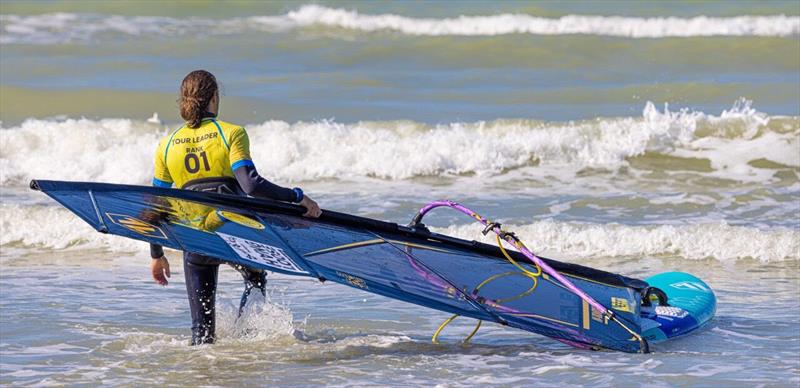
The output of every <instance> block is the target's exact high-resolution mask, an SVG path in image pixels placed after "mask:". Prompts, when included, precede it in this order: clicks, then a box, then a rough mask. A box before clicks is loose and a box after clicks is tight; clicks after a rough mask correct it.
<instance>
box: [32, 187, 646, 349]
mask: <svg viewBox="0 0 800 388" xmlns="http://www.w3.org/2000/svg"><path fill="white" fill-rule="evenodd" d="M31 188H33V189H36V190H41V191H42V192H44V193H46V194H47V195H48V196H50V197H52V198H53V199H54V200H56V201H58V202H59V203H60V204H62V205H63V206H64V207H66V208H67V209H69V210H71V211H72V212H74V213H75V214H76V215H77V216H78V217H80V218H81V219H83V220H84V221H86V222H87V223H88V224H90V225H91V226H92V227H93V228H95V229H96V230H97V231H99V232H102V233H109V234H114V235H119V236H124V237H128V238H133V239H137V240H142V241H147V242H151V243H157V244H161V245H163V246H167V247H170V248H173V249H178V250H183V251H189V252H194V253H199V254H203V255H209V256H213V257H216V258H219V259H221V260H225V261H228V262H230V263H233V264H240V265H244V266H248V267H252V268H258V269H263V270H268V271H274V272H280V273H284V274H289V275H296V276H306V277H313V278H317V279H319V280H320V281H326V280H330V281H333V282H337V283H341V284H344V285H347V286H350V287H354V288H358V289H361V290H364V291H368V292H372V293H376V294H379V295H384V296H387V297H390V298H394V299H398V300H402V301H406V302H410V303H414V304H418V305H421V306H425V307H429V308H433V309H436V310H440V311H444V312H448V313H451V314H453V316H452V317H451V318H450V319H449V320H447V321H446V322H445V323H444V324H443V325H441V326H440V327H439V330H437V332H436V334H435V336H434V339H436V338H437V337H438V336H439V334H440V332H441V331H442V329H443V328H444V327H445V326H446V324H447V323H449V322H450V321H452V320H453V319H454V318H455V317H457V316H464V317H470V318H474V319H477V320H479V321H490V322H496V323H499V324H501V325H507V326H510V327H514V328H518V329H522V330H527V331H530V332H534V333H539V334H542V335H546V336H549V337H552V338H555V339H558V340H560V341H562V342H565V343H568V344H571V345H574V346H578V347H584V348H606V349H612V350H619V351H624V352H647V351H648V344H647V341H646V340H645V339H643V338H642V336H641V333H642V321H641V317H640V305H641V301H642V295H645V293H646V292H647V289H648V284H647V283H646V282H644V281H642V280H638V279H633V278H629V277H625V276H622V275H617V274H613V273H609V272H605V271H600V270H596V269H592V268H588V267H584V266H580V265H576V264H569V263H563V262H558V261H555V260H550V259H547V258H543V257H538V256H536V255H534V254H533V253H532V252H530V250H528V248H527V247H525V245H524V244H523V243H522V242H521V241H519V239H517V238H516V236H514V235H513V234H512V233H509V232H507V231H505V230H503V229H502V227H501V226H500V225H499V224H497V223H493V222H491V221H489V220H486V219H485V218H483V217H480V216H478V215H477V214H476V213H474V212H472V211H471V210H469V209H467V208H465V207H463V206H461V205H458V204H456V203H453V202H448V201H440V202H434V203H431V204H430V205H429V206H426V207H425V208H423V209H422V210H421V211H420V213H419V214H418V215H417V217H415V219H414V221H413V222H412V223H411V224H410V225H409V226H403V225H398V224H396V223H390V222H384V221H379V220H374V219H369V218H363V217H358V216H353V215H349V214H344V213H339V212H334V211H328V210H325V211H324V212H323V215H322V216H321V217H320V218H317V219H310V218H305V217H302V213H303V212H304V211H305V209H304V208H302V207H299V206H296V205H293V204H287V203H283V202H277V201H270V200H265V199H256V198H246V197H238V196H229V195H222V194H215V193H204V192H196V191H186V190H178V189H165V188H158V187H144V186H131V185H116V184H104V183H85V182H60V181H45V180H35V181H32V182H31ZM441 206H446V207H450V208H453V209H456V210H459V211H461V212H463V213H465V214H468V215H470V216H472V217H473V218H475V219H476V220H477V221H478V222H480V223H482V224H483V225H484V227H485V228H486V229H484V231H485V232H486V233H488V232H493V233H495V234H496V236H497V241H498V244H500V245H499V246H493V245H487V244H482V243H478V242H475V241H466V240H462V239H457V238H453V237H450V236H445V235H441V234H437V233H432V232H431V231H429V230H428V229H427V228H426V227H424V225H422V224H421V219H422V217H423V216H424V215H425V214H426V213H427V212H428V211H430V210H431V209H433V208H435V207H441ZM501 239H502V240H504V241H506V242H508V243H510V244H512V245H513V246H514V247H515V248H517V249H518V250H519V251H508V250H506V249H505V248H504V247H503V246H502V243H501ZM475 331H477V327H476V330H475ZM474 334H475V332H473V333H472V334H471V335H470V337H471V336H472V335H474Z"/></svg>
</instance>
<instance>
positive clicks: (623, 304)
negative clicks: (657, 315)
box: [611, 296, 632, 313]
mask: <svg viewBox="0 0 800 388" xmlns="http://www.w3.org/2000/svg"><path fill="white" fill-rule="evenodd" d="M611 308H612V309H614V310H618V311H625V312H628V313H630V312H632V311H631V306H630V305H629V304H628V300H627V299H623V298H617V297H613V296H612V297H611Z"/></svg>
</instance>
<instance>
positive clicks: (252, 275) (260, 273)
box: [231, 264, 267, 317]
mask: <svg viewBox="0 0 800 388" xmlns="http://www.w3.org/2000/svg"><path fill="white" fill-rule="evenodd" d="M231 266H232V267H233V268H234V269H236V270H237V271H239V273H240V274H242V278H243V279H244V292H243V293H242V299H241V301H240V302H239V317H241V316H242V312H244V307H245V305H247V298H248V297H249V296H250V292H251V291H253V288H257V289H259V291H261V296H263V297H265V298H266V297H267V271H264V270H260V269H255V268H249V267H245V266H243V265H239V264H235V265H233V264H232V265H231Z"/></svg>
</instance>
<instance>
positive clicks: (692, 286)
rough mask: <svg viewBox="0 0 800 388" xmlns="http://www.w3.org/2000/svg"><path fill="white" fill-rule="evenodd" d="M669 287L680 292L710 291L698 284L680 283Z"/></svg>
mask: <svg viewBox="0 0 800 388" xmlns="http://www.w3.org/2000/svg"><path fill="white" fill-rule="evenodd" d="M669 286H670V287H672V288H677V289H679V290H690V291H708V288H706V287H705V286H703V285H702V284H700V283H697V282H679V283H672V284H670V285H669Z"/></svg>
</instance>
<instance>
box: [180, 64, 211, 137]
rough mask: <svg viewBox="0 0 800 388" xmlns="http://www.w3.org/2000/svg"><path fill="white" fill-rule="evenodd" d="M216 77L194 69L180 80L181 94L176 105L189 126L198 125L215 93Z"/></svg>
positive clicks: (194, 126)
mask: <svg viewBox="0 0 800 388" xmlns="http://www.w3.org/2000/svg"><path fill="white" fill-rule="evenodd" d="M217 90H218V88H217V79H216V78H215V77H214V74H211V73H209V72H207V71H205V70H195V71H193V72H191V73H189V74H187V75H186V77H184V78H183V82H181V96H180V98H179V99H178V105H179V106H180V109H181V117H182V118H183V119H184V120H186V125H187V126H189V128H197V127H199V126H200V120H202V119H203V114H205V112H206V108H207V107H208V103H209V102H211V99H212V98H214V94H216V93H217Z"/></svg>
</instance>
